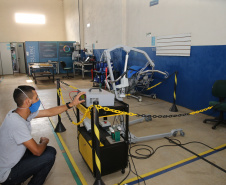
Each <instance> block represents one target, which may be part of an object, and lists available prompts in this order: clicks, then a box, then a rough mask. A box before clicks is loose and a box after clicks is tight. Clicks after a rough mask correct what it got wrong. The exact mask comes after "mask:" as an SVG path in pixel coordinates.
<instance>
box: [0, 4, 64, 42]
mask: <svg viewBox="0 0 226 185" xmlns="http://www.w3.org/2000/svg"><path fill="white" fill-rule="evenodd" d="M15 13H37V14H44V15H45V16H46V24H45V25H26V24H18V23H16V22H15V17H14V16H15ZM64 40H66V34H65V24H64V13H63V1H62V0H0V42H24V41H64Z"/></svg>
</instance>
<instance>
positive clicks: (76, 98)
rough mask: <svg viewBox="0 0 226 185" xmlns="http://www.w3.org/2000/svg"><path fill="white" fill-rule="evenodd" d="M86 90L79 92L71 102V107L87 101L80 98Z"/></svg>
mask: <svg viewBox="0 0 226 185" xmlns="http://www.w3.org/2000/svg"><path fill="white" fill-rule="evenodd" d="M85 93H86V92H80V93H78V95H77V96H76V97H75V98H74V100H73V101H72V102H71V103H70V104H69V106H70V107H72V106H76V105H78V104H80V103H82V102H85V100H79V98H80V96H82V95H83V94H85Z"/></svg>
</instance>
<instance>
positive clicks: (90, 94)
mask: <svg viewBox="0 0 226 185" xmlns="http://www.w3.org/2000/svg"><path fill="white" fill-rule="evenodd" d="M79 92H86V94H84V95H82V96H81V97H80V100H85V102H84V103H83V105H85V106H86V107H89V106H90V105H93V102H94V101H98V102H99V105H101V106H106V107H108V106H114V101H115V95H114V94H113V93H110V92H108V91H106V90H103V89H100V88H91V89H79Z"/></svg>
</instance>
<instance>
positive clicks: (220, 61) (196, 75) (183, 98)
mask: <svg viewBox="0 0 226 185" xmlns="http://www.w3.org/2000/svg"><path fill="white" fill-rule="evenodd" d="M138 49H141V50H144V51H145V52H146V53H147V54H148V55H149V57H150V58H151V59H152V60H153V61H154V63H155V69H157V70H161V71H167V72H168V73H169V74H171V73H173V72H175V71H178V76H177V93H176V95H177V98H176V104H177V105H181V106H183V107H186V108H189V109H192V110H199V109H203V108H206V107H208V106H209V105H208V102H209V101H210V100H217V98H215V97H213V96H212V94H211V89H212V86H213V83H214V82H215V81H216V80H220V79H226V45H222V46H192V47H191V56H190V57H174V56H156V51H155V48H153V47H139V48H138ZM102 52H103V49H100V50H94V55H95V56H96V58H97V60H99V58H100V56H101V53H102ZM119 56H121V58H120V57H119ZM114 58H116V59H117V61H116V62H115V61H114V63H115V68H119V69H121V70H123V66H124V58H125V52H124V51H122V50H118V51H117V52H115V53H112V59H114ZM145 63H146V60H145V58H144V57H143V56H142V55H141V54H138V53H135V52H131V53H130V54H129V63H128V66H132V65H137V66H143V65H144V64H145ZM154 79H155V80H154V81H153V84H152V85H154V84H156V83H158V82H159V81H161V80H163V76H162V75H157V74H156V75H154ZM173 91H174V76H172V77H171V78H170V79H168V80H167V81H165V82H164V83H162V84H161V85H160V86H158V87H156V88H154V89H151V90H150V91H149V92H147V93H149V94H151V93H156V94H157V97H158V98H160V99H162V100H165V101H168V102H172V101H173ZM205 113H206V114H209V115H212V113H213V111H212V110H209V111H207V112H205Z"/></svg>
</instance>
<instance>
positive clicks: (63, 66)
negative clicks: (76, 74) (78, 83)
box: [60, 61, 73, 78]
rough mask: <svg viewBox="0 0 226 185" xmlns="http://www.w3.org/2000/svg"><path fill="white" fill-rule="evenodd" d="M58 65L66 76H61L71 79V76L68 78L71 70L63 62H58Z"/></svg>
mask: <svg viewBox="0 0 226 185" xmlns="http://www.w3.org/2000/svg"><path fill="white" fill-rule="evenodd" d="M60 65H61V67H62V68H63V70H64V71H66V72H67V76H63V78H73V76H69V73H68V72H69V71H70V70H71V69H72V68H71V67H67V65H66V63H65V62H64V61H60Z"/></svg>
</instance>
